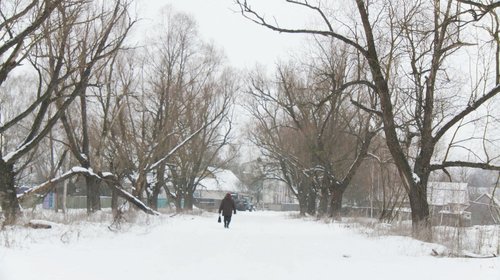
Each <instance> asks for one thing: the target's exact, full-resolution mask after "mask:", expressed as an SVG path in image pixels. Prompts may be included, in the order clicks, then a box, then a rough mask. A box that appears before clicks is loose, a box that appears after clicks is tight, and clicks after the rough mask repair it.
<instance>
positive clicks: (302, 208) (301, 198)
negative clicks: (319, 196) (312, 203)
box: [297, 189, 307, 216]
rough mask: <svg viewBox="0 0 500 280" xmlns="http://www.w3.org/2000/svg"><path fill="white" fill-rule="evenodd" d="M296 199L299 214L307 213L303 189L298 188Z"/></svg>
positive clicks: (305, 196)
mask: <svg viewBox="0 0 500 280" xmlns="http://www.w3.org/2000/svg"><path fill="white" fill-rule="evenodd" d="M297 200H298V201H299V211H300V216H305V215H306V213H307V195H305V194H304V191H303V190H300V189H299V191H298V193H297Z"/></svg>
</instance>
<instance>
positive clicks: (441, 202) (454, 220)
mask: <svg viewBox="0 0 500 280" xmlns="http://www.w3.org/2000/svg"><path fill="white" fill-rule="evenodd" d="M427 201H428V203H429V211H430V214H431V217H432V224H433V225H448V226H468V225H469V224H470V219H471V213H470V212H468V211H466V209H467V207H468V206H469V190H468V188H467V183H455V182H429V183H428V185H427Z"/></svg>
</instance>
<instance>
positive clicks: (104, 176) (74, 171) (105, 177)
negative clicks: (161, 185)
mask: <svg viewBox="0 0 500 280" xmlns="http://www.w3.org/2000/svg"><path fill="white" fill-rule="evenodd" d="M75 175H87V176H92V177H96V178H98V179H99V180H102V181H104V182H106V184H107V185H108V186H109V187H110V188H112V189H113V190H115V191H117V193H118V195H119V196H121V197H123V198H124V199H126V200H127V201H128V202H130V203H132V204H134V205H135V206H137V207H138V208H139V209H141V210H142V211H144V212H145V213H147V214H150V215H160V213H159V212H157V211H155V210H153V209H151V208H150V207H148V206H147V205H146V204H144V203H143V202H142V201H141V200H139V199H138V198H136V197H135V196H133V195H132V194H130V193H129V192H127V191H125V190H124V189H123V188H121V185H120V183H119V182H118V179H117V177H116V176H115V175H114V174H113V173H110V172H104V173H100V172H99V173H95V172H94V171H93V170H92V169H87V168H83V167H79V166H76V167H73V168H71V169H70V170H69V171H67V172H65V173H64V174H62V175H60V176H58V177H55V178H52V179H50V180H48V181H46V182H44V183H42V184H40V185H38V186H35V187H33V188H31V189H29V190H27V191H25V192H23V193H21V194H18V195H17V198H18V199H19V201H23V200H24V199H25V198H26V197H28V196H30V195H33V194H37V193H45V192H48V191H49V190H51V189H52V188H54V187H55V186H56V184H57V183H59V182H61V181H64V180H66V179H68V178H70V177H72V176H75Z"/></svg>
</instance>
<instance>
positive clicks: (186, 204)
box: [184, 192, 194, 210]
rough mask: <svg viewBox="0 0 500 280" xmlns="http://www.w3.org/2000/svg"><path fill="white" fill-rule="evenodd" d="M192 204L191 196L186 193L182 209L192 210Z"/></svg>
mask: <svg viewBox="0 0 500 280" xmlns="http://www.w3.org/2000/svg"><path fill="white" fill-rule="evenodd" d="M193 202H194V199H193V194H192V193H190V192H189V193H187V194H186V195H185V196H184V209H186V210H193Z"/></svg>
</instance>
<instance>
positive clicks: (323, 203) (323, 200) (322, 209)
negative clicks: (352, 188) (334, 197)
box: [318, 187, 330, 217]
mask: <svg viewBox="0 0 500 280" xmlns="http://www.w3.org/2000/svg"><path fill="white" fill-rule="evenodd" d="M329 198H330V196H329V194H328V188H326V187H322V188H321V196H320V199H319V207H318V217H323V216H324V215H326V213H327V212H328V200H329Z"/></svg>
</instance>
